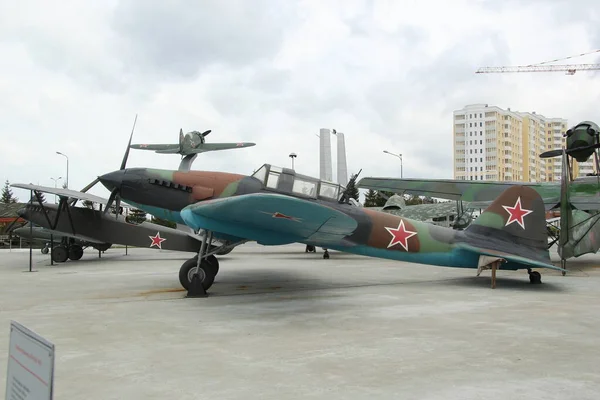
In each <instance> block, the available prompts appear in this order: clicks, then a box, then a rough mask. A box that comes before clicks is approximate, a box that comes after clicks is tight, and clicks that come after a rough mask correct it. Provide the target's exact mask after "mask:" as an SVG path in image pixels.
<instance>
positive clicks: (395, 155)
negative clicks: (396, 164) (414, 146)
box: [383, 150, 403, 179]
mask: <svg viewBox="0 0 600 400" xmlns="http://www.w3.org/2000/svg"><path fill="white" fill-rule="evenodd" d="M383 152H384V153H386V154H389V155H392V156H394V157H398V158H399V159H400V179H402V177H403V171H402V169H403V167H402V154H394V153H391V152H389V151H387V150H384V151H383Z"/></svg>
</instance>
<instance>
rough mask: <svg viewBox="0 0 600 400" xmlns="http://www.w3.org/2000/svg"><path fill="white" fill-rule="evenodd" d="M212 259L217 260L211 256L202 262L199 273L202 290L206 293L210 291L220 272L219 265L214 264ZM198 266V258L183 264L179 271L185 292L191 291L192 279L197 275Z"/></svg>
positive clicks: (180, 281)
mask: <svg viewBox="0 0 600 400" xmlns="http://www.w3.org/2000/svg"><path fill="white" fill-rule="evenodd" d="M211 257H212V258H213V259H214V260H216V259H217V258H216V257H214V256H209V257H207V258H205V259H203V260H202V262H201V263H200V271H199V274H198V275H199V279H200V283H201V284H202V288H203V289H204V290H205V291H206V290H208V289H209V288H210V287H211V286H212V284H213V282H214V281H215V276H216V275H217V273H218V272H219V263H218V261H217V262H216V264H213V263H212V262H211V261H213V260H212V259H211ZM197 266H198V257H194V258H190V259H189V260H187V261H186V262H184V263H183V265H182V266H181V268H180V269H179V283H181V286H183V288H184V289H185V290H190V286H191V283H192V279H193V278H194V275H195V274H196V267H197Z"/></svg>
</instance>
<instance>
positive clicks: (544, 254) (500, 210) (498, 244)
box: [457, 185, 562, 271]
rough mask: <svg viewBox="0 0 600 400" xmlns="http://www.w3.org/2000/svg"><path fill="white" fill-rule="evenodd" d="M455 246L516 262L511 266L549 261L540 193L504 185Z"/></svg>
mask: <svg viewBox="0 0 600 400" xmlns="http://www.w3.org/2000/svg"><path fill="white" fill-rule="evenodd" d="M460 241H461V243H458V244H457V245H458V246H459V247H462V248H465V249H468V250H471V251H474V252H476V253H478V254H480V255H488V256H496V257H500V258H503V259H505V260H506V261H507V262H510V263H512V264H517V265H516V266H515V269H516V268H518V267H521V268H530V267H543V268H551V269H556V270H561V271H562V269H561V268H558V267H555V266H554V265H552V262H551V260H550V252H549V251H548V235H547V231H546V210H545V207H544V202H543V200H542V198H541V197H540V195H539V194H538V193H537V192H536V191H535V190H534V189H532V188H529V187H527V186H520V185H515V186H511V187H509V188H508V189H506V190H505V191H504V192H503V193H502V194H501V195H500V196H498V198H497V199H496V200H495V201H494V202H493V203H492V204H491V205H490V206H489V207H488V208H487V209H486V210H485V211H484V212H483V213H482V214H481V215H480V216H479V217H478V218H477V219H476V220H475V221H474V222H473V223H472V224H471V225H469V227H468V228H467V229H466V230H465V231H464V238H463V239H461V240H460Z"/></svg>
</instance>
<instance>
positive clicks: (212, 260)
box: [196, 254, 219, 276]
mask: <svg viewBox="0 0 600 400" xmlns="http://www.w3.org/2000/svg"><path fill="white" fill-rule="evenodd" d="M196 260H197V258H196ZM206 261H208V262H209V263H210V264H211V265H212V267H213V268H214V272H215V276H217V274H218V273H219V260H217V257H215V256H214V255H213V254H211V255H210V256H208V257H206Z"/></svg>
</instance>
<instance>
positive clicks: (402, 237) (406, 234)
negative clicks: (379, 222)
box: [385, 220, 417, 251]
mask: <svg viewBox="0 0 600 400" xmlns="http://www.w3.org/2000/svg"><path fill="white" fill-rule="evenodd" d="M385 229H386V230H387V231H388V232H389V233H390V234H391V235H392V240H390V244H388V249H389V248H390V247H392V246H394V245H395V244H400V246H402V247H403V248H404V250H406V251H408V239H410V238H411V237H413V236H415V235H416V234H417V232H412V231H407V230H406V228H405V227H404V220H400V224H398V227H397V228H388V227H385Z"/></svg>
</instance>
